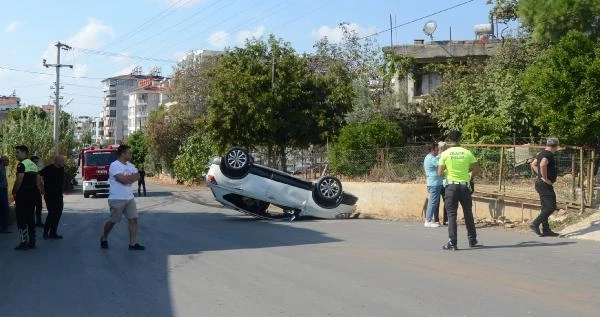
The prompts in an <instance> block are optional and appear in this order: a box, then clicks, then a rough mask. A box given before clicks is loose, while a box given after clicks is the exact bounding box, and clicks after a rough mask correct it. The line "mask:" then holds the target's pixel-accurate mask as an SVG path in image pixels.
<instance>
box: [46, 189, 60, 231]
mask: <svg viewBox="0 0 600 317" xmlns="http://www.w3.org/2000/svg"><path fill="white" fill-rule="evenodd" d="M44 200H45V201H46V208H47V209H48V216H46V223H45V224H44V234H50V235H56V232H57V230H58V222H59V221H60V217H61V216H62V213H63V207H64V203H63V195H62V194H46V195H44Z"/></svg>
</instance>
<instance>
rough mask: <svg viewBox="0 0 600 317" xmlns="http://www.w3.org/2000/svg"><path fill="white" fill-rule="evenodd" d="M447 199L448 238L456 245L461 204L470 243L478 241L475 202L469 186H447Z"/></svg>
mask: <svg viewBox="0 0 600 317" xmlns="http://www.w3.org/2000/svg"><path fill="white" fill-rule="evenodd" d="M445 199H446V202H445V205H446V206H447V209H448V236H449V238H450V241H452V243H454V245H456V242H457V241H456V240H457V237H456V229H457V228H456V214H457V212H458V204H459V203H460V206H461V207H462V210H463V214H464V217H465V225H466V226H467V236H468V238H469V241H474V240H476V239H477V232H476V230H475V220H474V219H473V200H472V197H471V189H470V188H469V186H467V185H459V184H449V185H448V186H446V194H445Z"/></svg>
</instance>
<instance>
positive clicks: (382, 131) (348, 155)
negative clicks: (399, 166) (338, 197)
mask: <svg viewBox="0 0 600 317" xmlns="http://www.w3.org/2000/svg"><path fill="white" fill-rule="evenodd" d="M404 142H405V141H404V135H403V134H402V130H401V129H400V127H399V126H398V125H397V124H396V123H395V122H393V121H390V120H386V119H383V118H375V119H373V120H371V121H369V122H366V123H357V124H350V125H347V126H345V127H343V128H342V129H341V131H340V135H339V137H338V139H337V140H336V141H335V143H334V144H333V146H332V148H331V151H330V152H329V154H328V155H329V163H330V165H331V168H332V169H333V171H334V172H335V173H337V174H340V175H345V176H350V177H356V176H363V175H366V174H367V173H368V172H369V171H370V170H371V169H372V168H373V166H375V164H376V163H377V157H378V154H377V151H376V150H374V149H381V148H388V147H400V146H403V145H404Z"/></svg>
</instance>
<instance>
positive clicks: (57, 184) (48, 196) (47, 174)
mask: <svg viewBox="0 0 600 317" xmlns="http://www.w3.org/2000/svg"><path fill="white" fill-rule="evenodd" d="M64 166H65V158H64V157H63V156H62V155H57V156H56V157H55V158H54V163H53V164H50V165H47V166H46V167H44V168H43V169H42V170H41V171H40V175H41V176H42V179H43V181H44V187H43V188H44V190H43V193H44V200H45V201H46V209H48V216H47V217H46V225H45V226H44V236H43V237H44V239H62V236H61V235H59V234H57V230H58V222H59V221H60V217H61V216H62V212H63V207H64V204H63V185H64V184H63V183H64V179H65V168H64Z"/></svg>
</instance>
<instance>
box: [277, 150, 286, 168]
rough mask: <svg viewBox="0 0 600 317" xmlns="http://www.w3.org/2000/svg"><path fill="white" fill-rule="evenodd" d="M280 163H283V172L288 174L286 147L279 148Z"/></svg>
mask: <svg viewBox="0 0 600 317" xmlns="http://www.w3.org/2000/svg"><path fill="white" fill-rule="evenodd" d="M279 161H280V162H281V170H282V171H284V172H287V170H286V165H287V160H286V157H285V145H281V146H279Z"/></svg>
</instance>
